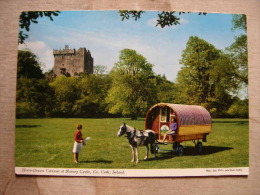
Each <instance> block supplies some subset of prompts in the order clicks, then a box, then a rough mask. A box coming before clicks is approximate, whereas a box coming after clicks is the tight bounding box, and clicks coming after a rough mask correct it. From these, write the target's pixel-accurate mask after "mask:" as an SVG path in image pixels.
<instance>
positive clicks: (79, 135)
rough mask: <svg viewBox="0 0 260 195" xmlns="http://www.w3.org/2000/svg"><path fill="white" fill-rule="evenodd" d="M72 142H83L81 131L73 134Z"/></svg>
mask: <svg viewBox="0 0 260 195" xmlns="http://www.w3.org/2000/svg"><path fill="white" fill-rule="evenodd" d="M74 140H75V141H76V142H78V143H80V140H83V138H82V133H81V131H79V130H77V131H76V132H75V134H74Z"/></svg>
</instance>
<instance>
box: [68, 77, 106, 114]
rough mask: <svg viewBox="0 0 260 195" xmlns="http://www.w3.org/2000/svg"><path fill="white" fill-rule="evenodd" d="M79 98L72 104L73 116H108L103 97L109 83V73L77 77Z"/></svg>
mask: <svg viewBox="0 0 260 195" xmlns="http://www.w3.org/2000/svg"><path fill="white" fill-rule="evenodd" d="M77 85H78V88H79V90H80V98H79V99H78V100H77V101H76V102H75V104H74V106H73V113H74V114H75V116H81V117H105V116H108V114H107V113H108V110H107V103H106V101H105V98H106V96H107V93H108V89H109V88H110V85H111V79H110V77H109V75H88V76H86V77H81V78H79V79H78V83H77Z"/></svg>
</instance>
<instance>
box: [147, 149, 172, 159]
mask: <svg viewBox="0 0 260 195" xmlns="http://www.w3.org/2000/svg"><path fill="white" fill-rule="evenodd" d="M150 155H152V156H150V157H149V158H148V159H147V160H144V161H154V160H168V159H171V158H174V157H176V155H175V153H174V151H169V152H164V153H160V152H159V153H157V154H156V158H154V156H153V154H150Z"/></svg>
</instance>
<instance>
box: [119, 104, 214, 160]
mask: <svg viewBox="0 0 260 195" xmlns="http://www.w3.org/2000/svg"><path fill="white" fill-rule="evenodd" d="M172 124H174V125H172ZM174 126H175V129H172V127H174ZM211 126H212V125H211V116H210V114H209V112H208V111H207V110H206V109H205V108H203V107H202V106H195V105H181V104H169V103H159V104H156V105H154V106H152V107H151V108H150V109H149V110H148V112H147V114H146V118H145V129H146V130H137V129H135V128H134V127H131V126H129V125H126V124H125V123H124V124H123V125H121V126H120V127H119V131H118V133H117V136H119V137H120V136H122V135H126V137H127V139H128V141H129V144H130V146H131V149H132V162H134V161H136V163H138V162H139V157H138V147H140V146H146V156H145V158H144V159H147V158H148V153H149V145H150V150H151V153H152V154H154V155H155V156H156V153H157V152H158V150H159V145H160V144H163V145H164V144H172V147H173V150H174V151H175V152H176V154H177V155H178V156H182V155H183V146H182V145H181V142H183V141H189V140H191V141H193V142H194V144H195V146H196V148H197V150H198V152H199V153H201V152H202V142H201V141H200V140H202V141H204V142H205V141H206V136H207V135H208V134H209V133H210V132H211ZM171 130H174V131H172V132H173V133H172V132H171ZM169 132H171V133H169Z"/></svg>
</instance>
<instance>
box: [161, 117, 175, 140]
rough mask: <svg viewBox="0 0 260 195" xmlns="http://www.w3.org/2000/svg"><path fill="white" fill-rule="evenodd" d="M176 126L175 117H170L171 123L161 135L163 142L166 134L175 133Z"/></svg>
mask: <svg viewBox="0 0 260 195" xmlns="http://www.w3.org/2000/svg"><path fill="white" fill-rule="evenodd" d="M177 128H178V124H177V122H176V118H172V119H171V124H170V130H169V131H167V132H166V133H165V135H164V137H163V142H164V141H165V139H166V137H167V135H173V134H175V133H176V131H177Z"/></svg>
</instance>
